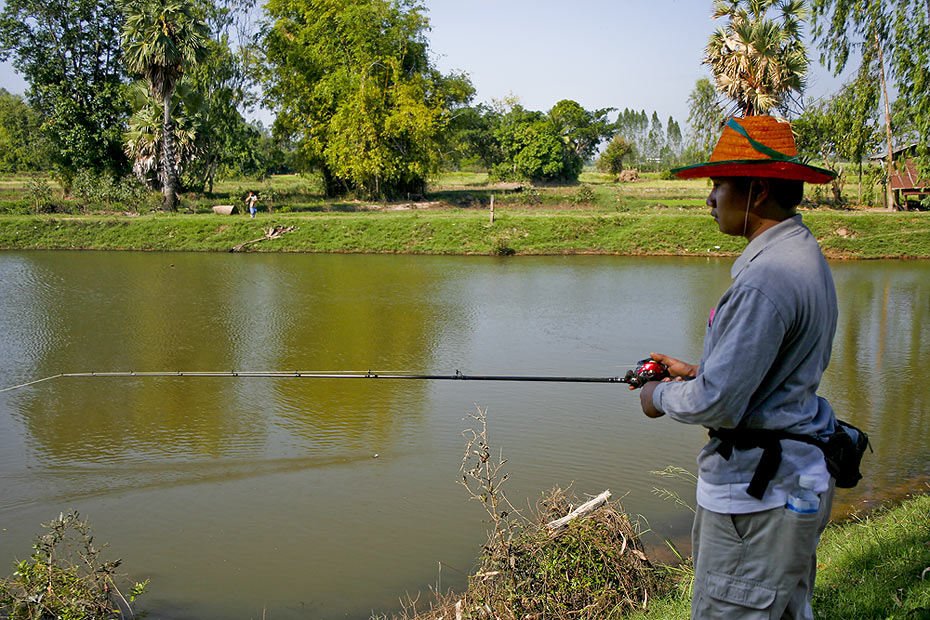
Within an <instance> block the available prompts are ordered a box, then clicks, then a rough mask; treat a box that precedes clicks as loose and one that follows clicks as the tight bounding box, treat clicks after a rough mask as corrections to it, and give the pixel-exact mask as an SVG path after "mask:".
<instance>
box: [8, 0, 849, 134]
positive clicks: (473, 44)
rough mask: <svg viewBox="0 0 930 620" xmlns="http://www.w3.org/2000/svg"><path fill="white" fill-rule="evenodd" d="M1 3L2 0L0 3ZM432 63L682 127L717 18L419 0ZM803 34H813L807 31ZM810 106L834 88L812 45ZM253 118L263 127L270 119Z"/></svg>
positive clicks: (601, 5) (631, 3)
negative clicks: (644, 114)
mask: <svg viewBox="0 0 930 620" xmlns="http://www.w3.org/2000/svg"><path fill="white" fill-rule="evenodd" d="M3 4H4V2H2V0H0V6H3ZM424 5H425V7H426V9H427V11H428V17H429V19H430V24H431V26H432V30H431V31H430V32H429V33H428V35H427V36H428V38H429V41H430V48H431V51H432V54H433V57H434V61H435V62H436V65H437V66H438V67H439V69H440V70H441V71H443V72H448V71H451V70H457V71H464V72H465V73H467V74H468V75H469V77H470V78H471V81H472V84H473V85H474V86H475V88H476V89H477V94H476V96H475V102H476V103H478V102H486V103H487V102H490V100H491V99H501V98H504V97H507V96H508V95H511V94H512V95H515V96H516V97H518V98H519V100H520V102H521V103H522V104H523V106H524V107H526V108H528V109H532V110H543V111H546V110H548V109H549V108H550V107H552V106H553V105H554V104H555V103H556V102H558V101H559V100H561V99H574V100H575V101H577V102H578V103H580V104H581V105H582V106H583V107H585V108H587V109H589V110H591V109H596V108H606V107H614V108H618V109H619V110H623V109H624V108H627V107H628V108H631V109H634V110H646V112H647V113H648V114H650V115H651V113H652V111H653V110H655V111H656V112H658V114H659V117H660V118H661V119H662V122H663V123H664V122H665V121H666V120H667V119H668V117H669V115H671V116H673V117H674V118H675V120H677V121H678V122H679V123H680V124H681V126H682V128H683V129H684V126H685V122H686V121H687V118H688V95H689V94H690V92H691V90H692V89H693V88H694V83H695V82H696V81H697V80H698V79H700V78H702V77H709V73H708V71H707V68H706V67H704V66H703V65H702V64H701V58H702V55H703V48H704V45H705V44H706V43H707V39H708V37H709V36H710V34H711V32H713V30H714V29H715V28H717V27H718V26H720V25H722V24H723V22H722V21H719V20H717V21H715V20H713V19H711V17H710V13H711V8H712V2H711V0H574V1H570V2H566V1H552V0H536V1H533V0H425V1H424ZM808 30H809V29H808ZM808 44H809V49H810V56H811V71H810V76H809V78H808V90H807V94H806V99H807V100H808V101H810V100H811V99H815V98H818V97H823V96H825V95H830V94H832V93H834V92H836V90H838V88H839V86H840V83H841V82H840V80H838V79H836V78H833V77H832V76H831V74H830V72H829V71H827V70H826V68H824V67H822V66H821V65H820V63H819V62H818V59H819V57H820V53H819V51H818V50H817V49H816V48H815V46H814V45H813V44H812V43H811V42H808ZM0 86H2V87H3V88H5V89H7V90H8V91H10V92H13V93H20V94H21V93H23V92H24V91H25V90H26V87H27V85H26V83H25V82H24V81H23V80H22V78H20V77H19V76H18V75H16V74H15V72H14V71H13V69H12V67H11V66H10V64H9V63H0ZM251 116H254V117H257V118H260V119H261V120H262V121H263V122H265V123H266V124H267V123H268V122H269V121H270V119H271V116H270V115H269V113H268V112H267V111H262V110H259V111H256V112H254V113H253V114H252V115H251Z"/></svg>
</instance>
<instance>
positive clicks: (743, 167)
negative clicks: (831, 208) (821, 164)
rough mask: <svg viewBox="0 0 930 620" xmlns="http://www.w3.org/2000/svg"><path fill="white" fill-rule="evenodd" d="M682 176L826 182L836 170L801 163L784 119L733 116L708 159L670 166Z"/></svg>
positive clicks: (833, 175) (687, 177)
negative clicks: (702, 161) (695, 162)
mask: <svg viewBox="0 0 930 620" xmlns="http://www.w3.org/2000/svg"><path fill="white" fill-rule="evenodd" d="M672 174H674V175H675V176H677V177H678V178H681V179H696V178H700V177H769V178H776V179H792V180H796V181H806V182H807V183H829V182H830V180H831V179H833V178H834V177H836V173H835V172H832V171H831V170H825V169H823V168H816V167H814V166H810V165H808V164H804V163H801V160H800V159H798V149H797V147H796V146H795V144H794V134H793V133H791V125H790V124H789V123H788V122H787V121H782V120H779V119H777V118H775V117H772V116H747V117H745V118H736V117H733V118H731V119H729V120H728V121H727V122H726V125H725V126H724V128H723V135H721V136H720V139H719V140H718V141H717V146H716V147H714V152H713V154H712V155H711V156H710V161H709V162H705V163H701V164H694V165H692V166H685V167H683V168H673V169H672Z"/></svg>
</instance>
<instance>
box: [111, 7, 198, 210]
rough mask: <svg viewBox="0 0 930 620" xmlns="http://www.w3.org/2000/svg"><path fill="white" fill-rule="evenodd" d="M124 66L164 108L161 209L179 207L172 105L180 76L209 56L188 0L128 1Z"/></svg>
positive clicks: (124, 39) (194, 11) (195, 13)
mask: <svg viewBox="0 0 930 620" xmlns="http://www.w3.org/2000/svg"><path fill="white" fill-rule="evenodd" d="M125 9H126V11H127V18H126V23H125V26H124V28H123V45H124V48H125V61H126V65H127V66H128V67H129V69H130V70H131V71H132V72H134V73H139V74H142V75H144V76H145V79H146V80H147V81H148V85H149V90H150V92H151V94H152V96H153V97H154V98H155V99H156V100H157V101H158V103H159V104H161V107H162V135H161V151H162V153H161V161H160V165H161V177H162V193H163V194H164V208H165V209H167V210H169V211H173V210H175V209H176V208H177V195H178V170H177V167H178V158H177V152H176V149H175V141H174V125H173V123H172V117H171V108H172V105H171V101H172V96H173V95H174V91H175V89H176V87H177V83H178V80H179V79H180V78H181V75H183V73H184V72H185V70H187V69H188V68H189V67H191V66H193V65H196V64H197V63H199V62H200V61H202V60H203V59H204V57H205V56H206V54H207V27H206V24H205V23H204V21H203V19H202V17H201V16H199V15H198V14H197V12H196V10H195V6H194V4H193V3H192V1H191V0H133V1H129V0H127V1H126V2H125Z"/></svg>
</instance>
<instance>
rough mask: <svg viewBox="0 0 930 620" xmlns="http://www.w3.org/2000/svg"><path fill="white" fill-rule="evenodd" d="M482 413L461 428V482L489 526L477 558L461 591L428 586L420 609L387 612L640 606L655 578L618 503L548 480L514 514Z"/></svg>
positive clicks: (552, 611)
mask: <svg viewBox="0 0 930 620" xmlns="http://www.w3.org/2000/svg"><path fill="white" fill-rule="evenodd" d="M485 414H486V411H485V410H482V409H480V408H479V409H478V410H477V413H475V414H472V415H471V418H472V419H473V420H474V422H475V423H474V424H473V428H471V429H468V430H466V431H465V432H464V433H463V435H464V437H465V439H466V447H465V455H464V458H463V459H462V467H461V471H462V479H461V480H460V483H461V484H462V485H463V486H464V487H465V488H466V490H467V492H468V493H469V495H470V496H471V497H472V499H474V500H477V501H478V502H480V503H481V504H482V506H483V507H484V509H485V511H486V512H487V514H488V517H489V518H490V523H491V525H492V528H491V530H490V531H489V532H488V541H487V543H486V544H485V545H484V548H483V553H482V554H481V557H480V558H479V560H478V565H477V567H476V569H475V571H474V572H473V573H472V575H471V576H470V577H469V580H468V586H467V588H466V591H465V592H464V593H447V594H443V593H440V592H435V597H434V600H433V601H431V602H430V605H429V607H430V609H429V611H427V612H420V613H418V612H417V610H416V602H417V601H416V600H409V601H407V605H406V606H405V608H404V609H403V610H402V611H401V613H400V615H399V616H395V620H398V618H399V619H403V620H426V619H427V618H429V619H431V620H432V619H435V618H439V617H443V618H455V619H456V620H479V619H481V620H484V619H487V620H491V619H493V620H518V619H519V620H525V619H526V618H540V619H541V618H547V619H551V620H569V619H571V620H578V619H590V620H594V619H597V620H609V619H610V618H620V617H621V616H622V615H623V614H625V613H627V612H630V611H633V610H636V609H641V608H643V607H645V605H646V602H647V601H648V600H649V599H650V598H651V597H652V596H653V595H654V594H656V592H657V589H658V588H659V587H661V576H660V575H659V574H658V572H657V571H656V570H655V569H654V568H653V566H652V564H651V563H650V562H649V560H648V559H647V557H646V554H645V553H644V552H643V548H642V544H641V542H640V540H639V533H640V532H639V530H638V526H637V524H635V523H633V522H632V521H631V520H630V518H629V516H628V515H627V514H626V513H625V512H624V510H623V507H622V506H621V505H620V503H619V502H617V501H613V502H612V501H609V497H610V493H609V492H606V491H605V492H604V493H602V494H601V495H600V496H598V497H597V498H595V499H594V500H591V501H588V502H585V503H583V504H581V505H580V506H579V505H578V504H579V502H578V500H577V499H576V498H575V497H574V496H573V495H572V494H571V493H570V492H568V491H563V490H562V489H559V488H556V489H553V490H552V491H550V492H548V493H546V494H544V495H543V496H542V497H541V498H540V499H539V501H538V502H537V503H536V506H535V509H534V510H533V513H534V514H533V516H532V517H526V516H524V515H522V514H521V513H520V512H519V511H517V510H516V509H515V508H514V507H513V505H512V504H511V503H510V501H509V500H508V499H507V497H506V495H505V494H504V492H503V490H502V485H503V484H504V483H505V482H506V481H507V478H508V476H507V474H506V473H504V471H503V466H504V464H505V463H506V460H505V459H504V458H503V456H502V455H501V454H500V453H499V452H498V454H497V455H495V454H494V452H493V451H492V450H491V448H490V445H489V439H488V427H487V418H486V415H485ZM567 517H569V518H567Z"/></svg>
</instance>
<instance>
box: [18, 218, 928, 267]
mask: <svg viewBox="0 0 930 620" xmlns="http://www.w3.org/2000/svg"><path fill="white" fill-rule="evenodd" d="M804 221H805V223H807V225H808V226H809V227H810V228H811V230H812V231H813V232H814V234H815V236H816V237H817V238H818V240H819V241H820V243H821V246H822V247H823V250H824V252H825V253H826V254H827V255H828V256H831V257H836V258H900V257H912V258H930V216H928V215H927V214H926V213H886V212H848V213H847V212H837V211H830V212H820V211H811V212H806V213H804ZM273 226H278V227H285V228H293V230H292V231H290V232H287V233H285V234H283V235H282V236H281V237H280V238H277V239H268V240H263V241H260V242H258V243H255V244H252V245H249V246H248V251H254V252H369V253H422V254H562V253H604V254H614V253H616V254H632V255H637V254H655V255H685V256H689V255H690V256H707V255H733V254H737V253H739V252H740V251H741V249H742V247H743V246H744V242H743V241H742V240H741V239H738V238H733V237H726V236H724V235H721V234H720V233H719V232H718V231H717V229H716V225H715V224H714V221H713V220H712V219H711V218H710V217H708V215H707V214H706V213H702V212H681V213H673V212H665V211H663V212H658V213H655V214H648V213H635V214H627V213H613V214H608V213H591V212H587V211H580V212H565V211H562V212H554V211H543V212H523V213H500V212H498V214H497V215H496V217H495V221H494V223H493V224H491V223H490V222H489V214H488V212H486V211H479V212H474V211H473V210H465V211H442V210H440V211H422V212H421V211H407V212H391V213H347V214H332V213H326V214H303V215H292V214H283V215H279V214H263V215H261V216H260V217H257V218H256V219H254V220H253V219H250V218H248V217H242V216H221V215H213V214H209V215H171V216H167V215H140V216H134V217H127V216H122V215H91V216H54V215H40V216H5V217H0V248H2V249H98V250H104V249H106V250H186V251H228V250H230V249H232V248H233V247H234V246H236V245H238V244H240V243H243V242H246V241H249V240H253V239H258V238H262V237H264V236H265V232H266V230H267V229H268V228H270V227H273Z"/></svg>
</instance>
